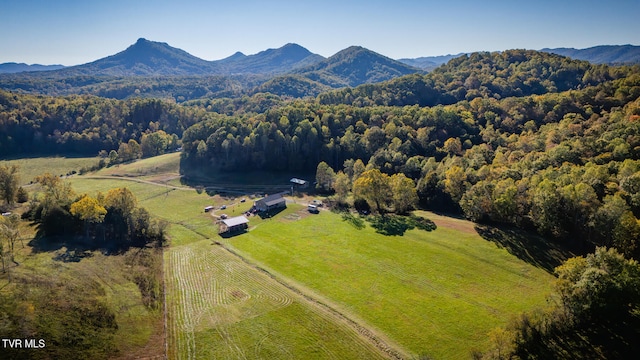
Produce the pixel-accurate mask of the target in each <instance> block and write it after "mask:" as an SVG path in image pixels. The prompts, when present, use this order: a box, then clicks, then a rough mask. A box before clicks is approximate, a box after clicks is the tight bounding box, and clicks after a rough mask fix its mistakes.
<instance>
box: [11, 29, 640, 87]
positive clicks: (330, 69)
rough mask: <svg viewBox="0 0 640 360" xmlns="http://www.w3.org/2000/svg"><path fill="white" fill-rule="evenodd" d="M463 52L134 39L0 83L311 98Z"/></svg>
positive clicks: (624, 49) (425, 68)
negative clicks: (204, 52)
mask: <svg viewBox="0 0 640 360" xmlns="http://www.w3.org/2000/svg"><path fill="white" fill-rule="evenodd" d="M541 51H543V52H549V53H555V54H559V55H564V56H568V57H572V58H574V59H579V60H587V61H590V62H593V63H615V64H619V63H638V62H640V46H633V45H621V46H597V47H593V48H589V49H580V50H579V49H568V48H559V49H543V50H541ZM463 55H469V54H457V55H443V56H431V57H420V58H415V59H400V60H394V59H391V58H389V57H386V56H383V55H381V54H378V53H376V52H373V51H371V50H368V49H365V48H363V47H360V46H351V47H349V48H346V49H344V50H342V51H339V52H338V53H336V54H334V55H332V56H330V57H328V58H324V57H323V56H321V55H318V54H314V53H312V52H310V51H309V50H307V49H306V48H304V47H302V46H300V45H297V44H286V45H284V46H282V47H280V48H277V49H267V50H264V51H261V52H259V53H257V54H253V55H245V54H243V53H241V52H237V53H235V54H233V55H231V56H229V57H227V58H224V59H221V60H215V61H208V60H203V59H201V58H198V57H196V56H193V55H191V54H189V53H188V52H186V51H184V50H181V49H178V48H175V47H172V46H170V45H168V44H167V43H163V42H155V41H149V40H147V39H143V38H140V39H138V40H137V41H136V42H135V43H134V44H132V45H131V46H129V47H128V48H127V49H125V50H123V51H121V52H119V53H117V54H114V55H111V56H108V57H105V58H102V59H98V60H96V61H93V62H90V63H87V64H82V65H76V66H70V67H62V66H61V65H52V66H44V65H26V64H16V63H6V64H0V88H4V89H7V90H16V91H24V92H34V93H44V94H49V95H65V94H94V95H99V96H106V97H116V98H126V97H128V96H134V94H137V96H159V97H173V98H175V99H177V98H178V97H181V98H183V99H193V98H195V97H198V96H209V97H219V96H231V95H237V94H239V93H248V94H252V93H256V92H270V93H273V94H277V95H288V96H294V97H300V96H316V95H318V94H319V93H321V92H323V91H326V90H329V89H332V88H341V87H346V86H349V87H355V86H358V85H361V84H368V83H378V82H382V81H386V80H390V79H393V78H397V77H400V76H404V75H408V74H414V73H418V74H425V73H427V72H429V71H432V70H434V69H435V68H437V67H439V66H441V65H443V64H445V63H447V62H449V61H450V60H451V59H454V58H457V57H460V56H463ZM21 71H26V72H21ZM205 78H206V79H205ZM177 94H179V95H177Z"/></svg>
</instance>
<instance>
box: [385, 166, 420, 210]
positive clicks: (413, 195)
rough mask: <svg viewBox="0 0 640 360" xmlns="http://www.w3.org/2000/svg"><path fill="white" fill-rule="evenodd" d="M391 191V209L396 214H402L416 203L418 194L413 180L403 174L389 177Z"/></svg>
mask: <svg viewBox="0 0 640 360" xmlns="http://www.w3.org/2000/svg"><path fill="white" fill-rule="evenodd" d="M390 184H391V191H392V193H393V207H394V208H395V209H396V212H397V213H400V214H403V213H406V212H407V211H408V210H410V209H412V208H413V207H414V206H416V204H417V203H418V193H417V190H416V184H415V182H414V181H413V180H411V179H409V178H408V177H406V176H405V175H404V174H403V173H399V174H394V175H391V179H390Z"/></svg>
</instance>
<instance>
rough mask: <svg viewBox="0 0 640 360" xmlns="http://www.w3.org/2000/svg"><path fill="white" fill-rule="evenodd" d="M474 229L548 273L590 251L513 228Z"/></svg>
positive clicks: (482, 227) (478, 227) (489, 227)
mask: <svg viewBox="0 0 640 360" xmlns="http://www.w3.org/2000/svg"><path fill="white" fill-rule="evenodd" d="M475 229H476V231H477V232H478V234H480V236H481V237H482V238H484V239H485V240H488V241H491V242H494V243H496V245H498V246H499V247H501V248H504V249H506V250H507V251H508V252H509V253H510V254H512V255H514V256H516V257H518V258H519V259H520V260H523V261H525V262H527V263H529V264H532V265H534V266H536V267H539V268H542V269H544V270H546V271H547V272H549V273H553V270H554V269H555V268H556V267H557V266H559V265H561V264H562V263H563V262H564V261H565V260H567V259H568V258H570V257H573V256H576V254H583V253H588V252H589V251H590V249H584V248H577V247H576V248H569V247H567V246H563V245H562V244H558V243H555V242H553V241H550V240H547V239H544V238H543V237H541V236H538V235H535V234H530V233H526V232H525V231H523V230H520V229H515V228H497V227H493V226H488V225H476V227H475ZM591 250H592V249H591Z"/></svg>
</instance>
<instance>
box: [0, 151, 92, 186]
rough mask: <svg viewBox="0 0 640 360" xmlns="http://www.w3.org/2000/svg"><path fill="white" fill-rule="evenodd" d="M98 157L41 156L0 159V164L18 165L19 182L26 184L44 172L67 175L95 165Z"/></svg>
mask: <svg viewBox="0 0 640 360" xmlns="http://www.w3.org/2000/svg"><path fill="white" fill-rule="evenodd" d="M98 161H99V158H98V157H95V156H94V157H63V156H55V157H41V158H24V159H9V160H0V165H3V164H4V165H18V166H19V167H20V170H19V173H20V182H21V183H22V184H28V183H29V182H30V181H32V180H33V179H34V178H35V177H36V176H38V175H42V174H44V173H47V172H48V173H51V174H53V175H58V176H59V175H67V174H69V173H71V172H72V171H76V172H79V171H80V169H82V168H89V167H92V166H94V165H96V164H97V163H98Z"/></svg>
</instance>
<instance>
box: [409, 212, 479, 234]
mask: <svg viewBox="0 0 640 360" xmlns="http://www.w3.org/2000/svg"><path fill="white" fill-rule="evenodd" d="M416 215H419V216H423V217H426V218H427V219H431V220H432V221H433V222H434V223H435V224H436V225H437V226H438V227H439V228H440V227H442V228H447V229H452V230H456V231H460V232H463V233H466V234H478V232H477V231H476V229H475V227H476V224H475V223H473V222H471V221H469V220H464V219H458V218H453V217H449V216H444V215H438V214H436V213H432V212H429V211H420V212H416Z"/></svg>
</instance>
